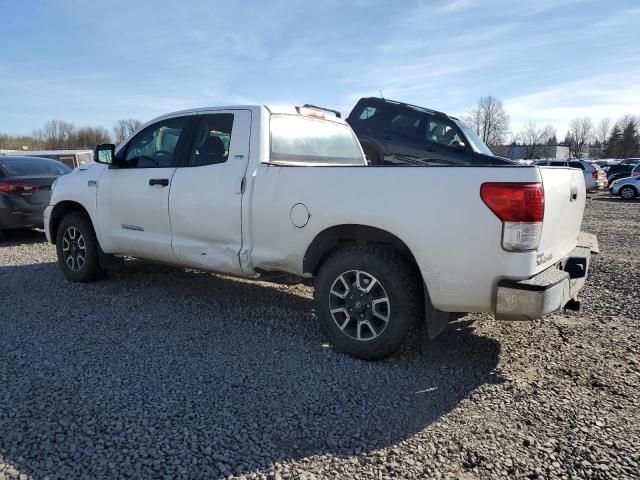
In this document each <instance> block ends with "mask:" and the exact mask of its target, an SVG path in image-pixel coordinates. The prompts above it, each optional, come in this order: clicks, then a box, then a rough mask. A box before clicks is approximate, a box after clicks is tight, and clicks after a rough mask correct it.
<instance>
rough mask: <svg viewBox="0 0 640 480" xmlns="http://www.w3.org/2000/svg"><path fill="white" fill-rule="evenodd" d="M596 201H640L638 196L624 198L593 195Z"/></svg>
mask: <svg viewBox="0 0 640 480" xmlns="http://www.w3.org/2000/svg"><path fill="white" fill-rule="evenodd" d="M593 200H595V201H596V202H610V203H640V198H633V199H631V200H625V199H624V198H622V197H619V196H613V195H612V196H598V197H594V198H593Z"/></svg>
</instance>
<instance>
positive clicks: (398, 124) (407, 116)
mask: <svg viewBox="0 0 640 480" xmlns="http://www.w3.org/2000/svg"><path fill="white" fill-rule="evenodd" d="M419 127H420V117H419V116H418V115H413V114H411V113H404V112H403V113H398V114H396V115H393V116H392V117H391V120H390V121H389V124H388V125H387V126H386V128H387V130H389V131H391V132H395V133H399V134H402V135H407V136H409V137H417V136H418V128H419Z"/></svg>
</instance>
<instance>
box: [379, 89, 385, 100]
mask: <svg viewBox="0 0 640 480" xmlns="http://www.w3.org/2000/svg"><path fill="white" fill-rule="evenodd" d="M379 91H380V98H381V99H383V100H384V95H382V90H379Z"/></svg>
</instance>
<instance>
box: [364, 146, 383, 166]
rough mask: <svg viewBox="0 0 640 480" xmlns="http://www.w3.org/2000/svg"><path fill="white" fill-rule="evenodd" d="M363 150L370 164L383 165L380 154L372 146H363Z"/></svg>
mask: <svg viewBox="0 0 640 480" xmlns="http://www.w3.org/2000/svg"><path fill="white" fill-rule="evenodd" d="M362 151H363V152H364V156H365V157H366V158H367V160H368V161H369V165H382V159H381V158H380V154H379V153H378V152H377V151H376V150H375V149H374V148H373V147H372V146H370V145H365V146H363V147H362Z"/></svg>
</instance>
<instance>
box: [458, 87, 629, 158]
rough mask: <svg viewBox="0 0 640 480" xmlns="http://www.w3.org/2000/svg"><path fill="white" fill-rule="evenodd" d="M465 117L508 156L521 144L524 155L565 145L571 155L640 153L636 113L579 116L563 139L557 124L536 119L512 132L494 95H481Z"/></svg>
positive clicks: (538, 154)
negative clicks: (614, 116) (597, 117)
mask: <svg viewBox="0 0 640 480" xmlns="http://www.w3.org/2000/svg"><path fill="white" fill-rule="evenodd" d="M462 119H463V120H464V121H465V122H467V123H468V124H469V125H470V126H471V128H473V130H474V131H475V132H476V134H477V135H478V136H479V137H480V138H482V140H483V141H484V142H485V143H486V144H487V146H488V147H489V148H491V150H492V151H493V152H494V153H496V154H503V155H504V154H505V151H506V150H508V147H516V146H517V147H522V152H523V157H524V158H528V159H534V158H544V157H546V156H549V155H547V153H548V152H550V151H551V149H550V148H549V147H555V146H564V147H569V153H570V157H571V158H584V157H599V158H629V157H634V156H640V117H638V116H635V115H629V114H626V115H623V116H622V117H620V118H619V119H617V120H616V121H613V120H612V119H611V118H609V117H605V118H601V119H600V120H599V121H598V122H597V123H594V122H593V120H592V119H591V117H576V118H574V119H572V120H571V121H570V122H569V130H568V131H567V133H566V134H565V136H564V138H563V139H561V140H560V139H558V136H557V132H556V129H555V127H554V126H553V125H546V126H543V127H541V126H538V125H536V123H535V122H532V121H529V122H528V123H527V124H526V125H525V126H524V128H523V129H522V130H520V131H519V132H515V133H514V132H512V131H511V130H510V126H509V123H510V116H509V113H508V112H507V111H506V109H505V108H504V105H503V103H502V101H501V100H500V99H498V98H496V97H493V96H487V97H482V98H480V99H479V100H478V103H477V105H476V107H475V108H473V109H471V110H469V111H468V112H467V113H466V114H464V115H463V116H462ZM505 147H507V148H505ZM552 156H555V150H554V154H553V155H552Z"/></svg>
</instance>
